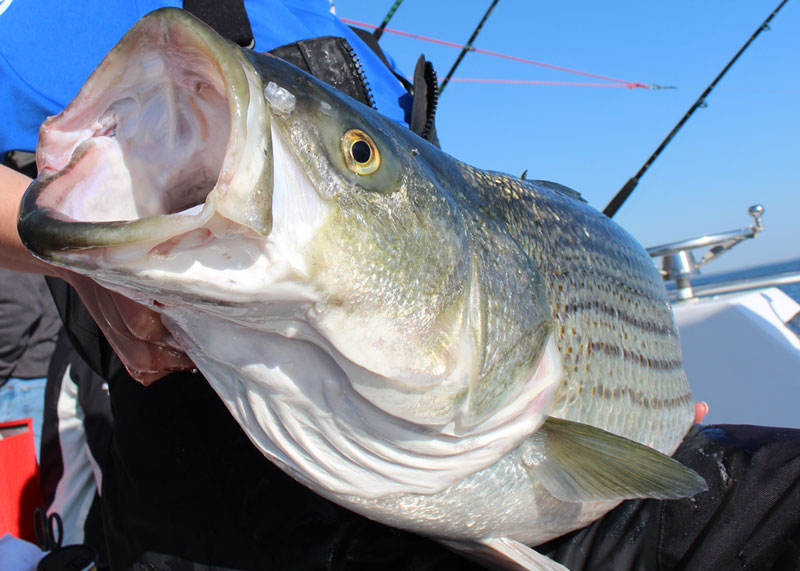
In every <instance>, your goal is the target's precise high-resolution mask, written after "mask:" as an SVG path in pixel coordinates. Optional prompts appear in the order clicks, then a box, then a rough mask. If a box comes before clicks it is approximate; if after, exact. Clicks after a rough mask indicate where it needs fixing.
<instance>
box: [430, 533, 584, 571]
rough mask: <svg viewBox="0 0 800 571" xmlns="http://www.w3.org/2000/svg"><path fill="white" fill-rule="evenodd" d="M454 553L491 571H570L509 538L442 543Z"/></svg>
mask: <svg viewBox="0 0 800 571" xmlns="http://www.w3.org/2000/svg"><path fill="white" fill-rule="evenodd" d="M442 543H444V544H445V545H446V546H447V547H449V548H450V549H452V550H453V551H457V552H459V553H462V554H463V555H464V556H465V557H467V558H469V559H472V560H473V561H478V562H480V563H481V564H483V565H486V566H487V567H488V568H489V569H502V570H503V571H569V569H567V568H566V567H564V566H563V565H561V564H560V563H556V562H555V561H553V560H552V559H550V558H549V557H546V556H544V555H542V554H541V553H539V552H537V551H535V550H533V549H531V548H530V547H528V546H527V545H524V544H522V543H520V542H519V541H515V540H513V539H509V538H507V537H493V538H487V539H482V540H480V541H476V542H472V543H467V542H459V541H442Z"/></svg>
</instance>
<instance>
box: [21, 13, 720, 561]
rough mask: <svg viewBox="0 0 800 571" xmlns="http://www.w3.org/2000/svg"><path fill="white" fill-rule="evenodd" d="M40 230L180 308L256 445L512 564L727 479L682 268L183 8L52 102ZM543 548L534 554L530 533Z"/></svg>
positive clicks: (128, 40) (163, 306)
mask: <svg viewBox="0 0 800 571" xmlns="http://www.w3.org/2000/svg"><path fill="white" fill-rule="evenodd" d="M37 161H38V166H39V171H40V173H41V174H40V176H39V178H37V180H36V181H35V182H34V183H33V184H32V185H31V187H30V189H29V190H28V192H27V193H26V195H25V197H24V199H23V203H22V206H21V211H20V223H19V230H20V235H21V237H22V239H23V241H24V242H25V243H26V245H27V246H28V247H29V248H30V249H31V251H32V252H34V254H36V255H37V256H39V257H41V258H43V259H45V260H47V261H49V262H51V263H54V264H58V265H62V266H66V267H69V268H71V269H73V270H75V271H77V272H80V273H83V274H86V275H88V276H91V277H92V278H93V279H95V280H96V281H98V282H99V283H101V284H102V285H104V286H106V287H108V288H110V289H113V290H115V291H118V292H120V293H122V294H124V295H127V296H128V297H130V298H131V299H134V300H135V301H138V302H140V303H142V304H145V305H148V306H150V307H153V308H154V309H156V310H157V311H159V312H161V314H162V319H163V321H164V323H165V324H166V325H167V327H168V328H169V329H170V331H171V333H172V334H173V335H174V337H175V338H176V340H177V342H178V343H179V344H180V346H181V347H182V348H183V349H184V350H185V351H186V352H187V353H188V354H189V355H190V357H191V358H192V359H193V360H194V362H195V363H196V364H197V366H198V368H199V369H200V370H201V371H202V372H203V373H204V375H205V376H206V377H207V378H208V380H209V382H210V383H211V385H212V386H213V387H214V389H215V390H216V391H217V393H218V394H219V395H220V397H221V398H222V399H223V401H224V402H225V404H226V406H227V407H228V409H229V410H230V412H231V414H232V415H233V416H234V417H235V418H236V420H237V421H238V422H239V423H240V424H241V425H242V427H243V428H244V429H245V431H246V432H247V434H248V436H249V437H250V439H251V440H252V441H253V443H254V444H255V445H256V446H257V447H258V448H259V449H260V450H261V451H262V452H263V453H264V455H265V456H266V457H267V458H269V459H270V460H271V461H273V462H275V463H276V464H277V465H278V466H279V467H281V468H282V469H283V470H285V471H286V472H287V473H289V474H290V475H291V476H293V477H294V478H296V479H297V480H299V481H300V482H302V483H304V484H305V485H307V486H309V487H310V488H311V489H313V490H314V491H316V492H317V493H319V494H321V495H323V496H325V497H328V498H330V499H331V500H333V501H335V502H337V503H339V504H342V505H344V506H346V507H349V508H351V509H353V510H355V511H358V512H360V513H363V514H365V515H367V516H369V517H372V518H373V519H376V520H378V521H382V522H385V523H388V524H391V525H395V526H398V527H401V528H405V529H409V530H412V531H416V532H419V533H423V534H426V535H429V536H432V537H434V538H436V539H438V540H440V541H443V542H445V543H447V544H448V545H451V546H452V547H454V548H456V549H459V550H462V551H464V552H465V553H468V554H469V555H470V556H473V557H476V558H478V559H481V560H486V561H489V562H490V563H491V564H494V565H499V566H501V567H513V566H514V565H517V566H522V567H528V568H537V566H538V568H548V565H550V564H549V563H548V561H549V560H546V558H543V557H542V556H540V555H538V554H536V553H535V552H534V551H532V550H530V549H528V548H527V547H525V545H535V544H538V543H541V542H543V541H546V540H547V539H550V538H552V537H555V536H557V535H560V534H562V533H565V532H567V531H570V530H572V529H575V528H577V527H580V526H582V525H585V524H586V523H588V522H590V521H592V520H593V519H595V518H597V517H599V516H601V515H602V514H603V513H605V512H606V511H608V510H609V509H611V508H612V507H613V506H614V505H616V504H617V503H618V502H619V501H621V500H622V499H624V498H632V497H660V498H675V497H684V496H688V495H691V494H693V493H696V492H699V491H701V490H702V489H704V485H705V484H704V482H703V481H702V479H700V478H699V477H698V476H697V475H696V474H694V472H692V471H691V470H688V469H686V468H684V467H682V466H680V465H679V464H678V463H677V462H674V461H673V460H671V459H669V458H667V457H666V456H665V455H666V454H670V453H671V452H672V451H674V450H675V448H676V447H677V446H678V444H679V443H680V441H681V439H682V437H683V436H684V434H685V433H686V432H687V431H688V429H689V427H690V425H691V422H692V419H693V416H694V405H693V401H692V397H691V394H690V392H689V388H688V384H687V382H686V378H685V375H684V374H683V371H682V369H681V357H680V345H679V343H678V337H677V333H676V329H675V325H674V322H673V319H672V314H671V311H670V308H669V305H668V303H667V300H666V295H665V292H664V289H663V285H662V283H661V280H660V278H659V276H658V274H657V272H656V271H655V269H654V267H653V266H652V264H651V263H650V260H649V258H648V256H647V254H646V253H645V252H644V250H643V249H642V248H641V247H640V246H639V245H638V244H637V243H636V242H635V241H634V240H633V239H632V238H631V237H630V236H628V235H627V234H626V233H625V232H624V231H623V230H622V229H621V228H619V227H618V226H616V225H615V224H613V223H612V222H611V221H610V220H608V219H607V218H606V217H604V216H603V215H601V214H600V213H598V212H596V211H595V210H593V209H592V208H590V207H589V206H588V205H587V204H585V203H584V202H583V201H582V200H581V199H580V197H579V196H578V195H577V194H576V193H574V192H573V191H570V190H569V189H566V188H564V187H561V186H559V185H556V184H553V183H547V182H541V181H527V180H520V179H515V178H512V177H509V176H506V175H502V174H499V173H492V172H487V171H481V170H478V169H475V168H472V167H469V166H467V165H465V164H463V163H461V162H459V161H457V160H455V159H453V158H452V157H450V156H448V155H446V154H445V153H443V152H441V151H440V150H439V149H437V148H435V147H433V146H432V145H430V144H428V143H427V142H425V141H423V140H421V139H419V138H418V137H416V136H415V135H414V134H412V133H410V132H409V131H407V130H406V129H404V128H402V127H400V126H398V125H396V124H394V123H393V122H392V121H390V120H388V119H386V118H385V117H383V116H382V115H380V114H378V113H377V112H376V111H374V110H372V109H370V108H367V107H365V106H363V105H361V104H360V103H357V102H355V101H353V100H351V99H349V98H347V97H346V96H344V95H342V94H340V93H339V92H337V91H336V90H334V89H332V88H331V87H329V86H327V85H325V84H323V83H321V82H319V81H317V80H315V79H314V78H312V77H310V76H308V75H306V74H305V73H303V72H301V71H300V70H298V69H297V68H295V67H293V66H291V65H289V64H287V63H285V62H282V61H280V60H278V59H277V58H274V57H270V56H263V55H259V54H252V53H245V52H243V51H241V50H239V49H238V48H237V47H235V46H233V45H231V44H229V43H228V42H226V41H225V40H223V39H222V38H220V37H219V36H217V35H216V34H215V33H214V32H213V31H211V30H210V29H208V28H206V27H205V26H204V25H203V24H201V23H199V22H198V21H196V20H194V19H193V18H191V17H190V16H188V15H186V14H185V13H183V12H181V11H179V10H173V9H164V10H159V11H156V12H154V13H152V14H150V15H148V16H146V17H145V18H144V19H143V20H142V21H141V22H139V23H138V24H137V25H136V26H135V27H134V28H133V29H132V30H131V31H130V32H129V33H128V34H127V35H126V36H125V37H124V38H123V39H122V40H121V42H120V44H119V45H118V46H117V47H116V48H114V50H112V52H111V53H110V54H109V55H108V56H107V58H106V59H105V60H104V62H103V63H101V65H100V66H99V67H98V69H97V71H95V73H94V74H93V76H92V77H91V78H90V79H89V80H88V81H87V83H86V85H85V86H84V88H83V89H82V90H81V92H80V94H79V95H78V97H77V98H76V99H75V101H74V102H73V103H72V104H70V106H69V107H68V108H67V109H65V110H64V112H63V113H61V114H60V115H58V116H56V117H53V118H50V119H48V121H47V122H46V123H45V124H44V125H43V127H42V131H41V135H40V146H39V149H38V150H37ZM523 544H524V545H523Z"/></svg>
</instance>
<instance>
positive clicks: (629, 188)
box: [603, 0, 788, 218]
mask: <svg viewBox="0 0 800 571" xmlns="http://www.w3.org/2000/svg"><path fill="white" fill-rule="evenodd" d="M786 2H788V0H783V1H782V2H781V3H780V4H779V5H778V7H777V8H775V9H774V10H773V11H772V13H771V14H770V15H769V17H768V18H767V19H766V20H764V22H763V23H762V24H761V25H760V26H759V27H758V29H757V30H756V31H755V32H754V33H753V35H752V36H750V39H749V40H747V42H745V44H744V45H743V46H742V47H741V49H739V51H738V52H736V55H735V56H733V59H731V61H729V62H728V65H726V66H725V67H724V68H723V70H722V71H721V72H720V73H719V75H717V77H715V78H714V81H712V82H711V83H710V84H709V86H708V87H706V90H705V91H703V93H702V94H701V95H700V97H699V98H698V99H697V101H695V102H694V105H692V106H691V107H690V108H689V110H688V111H687V112H686V114H685V115H684V116H683V118H682V119H681V120H680V121H678V124H677V125H675V127H673V128H672V131H670V133H669V135H667V137H666V138H665V139H664V140H663V141H662V142H661V144H660V145H659V146H658V148H657V149H656V150H655V152H654V153H653V154H652V155H650V158H649V159H647V160H646V161H645V163H644V165H642V168H640V169H639V172H637V173H636V174H635V175H633V177H632V178H631V179H630V180H628V182H626V183H625V186H623V187H622V188H621V189H620V190H619V192H617V194H616V195H615V196H614V198H612V199H611V202H609V203H608V205H607V206H606V207H605V209H604V210H603V214H605V215H606V216H608V217H609V218H612V217H613V216H614V214H616V213H617V211H618V210H619V209H620V207H621V206H622V204H623V203H624V202H625V201H626V200H627V199H628V197H629V196H630V195H631V193H632V192H633V189H635V188H636V185H638V184H639V179H640V178H641V177H642V175H644V173H645V172H646V171H647V169H649V168H650V165H652V164H653V162H654V161H655V160H656V159H657V158H658V155H660V154H661V152H662V151H663V150H664V148H665V147H666V146H667V145H668V144H669V142H670V141H671V140H672V138H673V137H674V136H675V135H676V134H677V133H678V131H679V130H680V128H681V127H683V125H684V124H685V123H686V122H687V121H688V120H689V117H691V116H692V114H693V113H694V112H695V111H697V109H699V108H700V107H705V106H706V97H708V94H709V93H711V91H712V90H713V89H714V87H716V85H717V83H718V82H719V80H720V79H722V76H724V75H725V74H726V73H727V72H728V70H729V69H730V68H731V66H733V64H734V63H736V60H737V59H739V56H740V55H742V53H744V51H745V50H746V49H747V47H748V46H749V45H750V44H751V43H752V42H753V40H755V39H756V38H757V37H758V35H759V34H760V33H761V32H763V31H764V30H769V23H770V21H771V20H772V18H774V17H775V15H776V14H777V13H778V12H779V11H780V9H781V8H783V5H784V4H786Z"/></svg>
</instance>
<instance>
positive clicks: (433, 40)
mask: <svg viewBox="0 0 800 571" xmlns="http://www.w3.org/2000/svg"><path fill="white" fill-rule="evenodd" d="M341 20H342V22H344V23H346V24H351V25H353V26H359V27H362V28H370V29H375V28H377V27H378V26H375V25H374V24H367V23H365V22H359V21H357V20H350V19H347V18H341ZM383 31H384V32H388V33H390V34H396V35H398V36H404V37H407V38H413V39H415V40H421V41H423V42H430V43H432V44H439V45H442V46H448V47H451V48H459V49H464V48H467V49H468V50H469V51H471V52H475V53H479V54H484V55H488V56H492V57H498V58H503V59H508V60H511V61H516V62H520V63H524V64H528V65H535V66H539V67H544V68H547V69H553V70H556V71H563V72H566V73H574V74H576V75H582V76H584V77H593V78H594V79H602V80H603V81H608V82H611V83H620V84H624V85H625V86H630V87H639V88H643V89H657V88H660V86H657V85H652V84H646V83H639V82H638V81H626V80H624V79H617V78H614V77H608V76H606V75H598V74H596V73H589V72H588V71H580V70H577V69H571V68H568V67H563V66H559V65H553V64H549V63H544V62H540V61H536V60H532V59H526V58H522V57H518V56H512V55H508V54H503V53H500V52H493V51H489V50H484V49H481V48H476V47H474V46H469V47H467V46H465V45H463V44H457V43H455V42H448V41H446V40H439V39H437V38H431V37H429V36H420V35H419V34H412V33H410V32H404V31H402V30H396V29H392V28H384V30H383ZM450 81H455V79H452V78H451V79H450Z"/></svg>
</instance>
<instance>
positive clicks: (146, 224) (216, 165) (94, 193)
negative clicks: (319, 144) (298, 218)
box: [19, 9, 272, 266]
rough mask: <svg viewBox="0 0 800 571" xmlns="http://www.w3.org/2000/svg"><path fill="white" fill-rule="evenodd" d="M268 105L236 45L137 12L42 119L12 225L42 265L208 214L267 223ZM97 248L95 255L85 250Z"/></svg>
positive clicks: (179, 15)
mask: <svg viewBox="0 0 800 571" xmlns="http://www.w3.org/2000/svg"><path fill="white" fill-rule="evenodd" d="M269 135H270V129H269V113H268V111H267V108H266V103H265V100H264V97H263V87H262V86H261V80H260V78H259V77H258V74H257V73H255V71H254V70H253V69H252V66H250V65H249V64H248V63H247V61H246V59H245V58H244V56H243V55H242V54H241V52H240V51H239V50H237V49H236V48H234V47H233V46H232V45H230V44H229V43H228V42H227V41H225V40H223V39H222V38H221V37H220V36H218V35H216V34H215V33H214V32H213V31H211V30H210V29H209V28H207V27H206V26H205V25H204V24H202V23H201V22H199V21H198V20H196V19H194V18H192V17H190V16H188V15H187V14H185V13H184V12H182V11H180V10H175V9H162V10H158V11H156V12H153V13H151V14H149V15H148V16H145V18H143V19H142V20H140V21H139V22H138V23H137V24H136V25H135V26H134V27H133V28H132V29H131V30H130V31H129V32H128V33H127V34H126V35H125V37H123V39H122V40H121V41H120V43H119V44H118V45H117V46H116V47H115V48H114V49H113V50H112V51H111V52H110V53H109V54H108V55H107V56H106V58H105V59H104V60H103V62H101V64H100V65H99V66H98V68H97V69H96V70H95V72H94V73H93V74H92V76H91V77H90V78H89V80H88V81H87V82H86V84H85V85H84V87H83V88H82V89H81V91H80V92H79V94H78V96H77V97H76V98H75V100H74V101H73V102H72V103H71V104H70V105H69V106H68V107H67V108H66V109H65V110H64V111H63V112H62V113H60V114H59V115H56V116H54V117H51V118H49V119H48V120H47V121H46V122H45V123H44V124H43V125H42V128H41V131H40V143H39V147H38V148H37V166H38V170H39V173H40V174H39V177H38V178H37V179H36V181H34V183H33V184H32V185H31V187H30V188H29V189H28V191H27V192H26V194H25V197H24V198H23V202H22V205H21V209H20V221H19V232H20V236H21V238H22V240H23V243H25V245H26V246H27V247H28V248H29V249H30V250H31V251H32V252H34V254H36V255H37V256H40V257H41V258H43V259H45V260H46V261H50V262H54V263H59V260H61V261H62V262H63V261H66V260H69V259H70V256H71V254H72V253H75V252H78V251H81V252H83V259H84V262H85V263H87V264H88V265H89V266H91V264H92V262H91V260H92V259H95V263H97V264H100V263H101V261H100V260H97V259H96V258H98V257H99V256H100V254H101V253H102V252H104V251H106V250H107V249H109V248H112V249H113V248H115V247H120V246H125V247H128V248H131V247H135V248H136V249H137V251H138V252H140V253H143V252H148V251H150V250H151V249H152V248H154V247H156V246H158V245H159V244H164V243H166V242H168V241H169V240H172V239H175V238H176V237H178V236H180V235H184V234H186V233H189V232H191V231H192V230H195V229H197V228H200V227H203V226H207V225H208V224H209V223H210V221H211V220H212V219H213V218H215V217H222V218H224V219H225V220H226V221H228V222H230V223H232V224H233V225H236V226H237V227H238V228H239V231H241V232H251V233H255V234H257V235H262V236H263V235H266V234H268V233H269V232H270V230H271V225H272V216H271V204H272V192H271V191H272V189H271V187H270V184H271V180H272V176H271V174H272V173H271V169H272V164H271V161H270V155H271V149H270V136H269ZM90 251H93V252H95V254H96V255H94V256H87V254H88V253H89V252H90Z"/></svg>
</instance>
